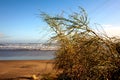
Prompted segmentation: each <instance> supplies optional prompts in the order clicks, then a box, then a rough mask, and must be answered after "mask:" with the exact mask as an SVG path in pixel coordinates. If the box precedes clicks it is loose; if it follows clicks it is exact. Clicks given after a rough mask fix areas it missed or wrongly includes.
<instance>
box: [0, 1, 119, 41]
mask: <svg viewBox="0 0 120 80" xmlns="http://www.w3.org/2000/svg"><path fill="white" fill-rule="evenodd" d="M78 6H81V7H83V8H84V9H85V10H86V11H87V13H88V16H89V19H90V22H91V26H93V25H94V23H98V24H101V25H102V26H103V28H104V30H105V31H106V32H107V34H108V35H109V36H119V35H120V0H0V43H2V42H13V43H15V42H18V43H22V42H25V43H26V42H43V41H45V40H47V39H48V37H49V36H50V31H49V29H48V26H47V25H46V24H45V22H43V21H42V20H41V18H40V16H39V14H40V11H43V12H46V13H48V14H52V15H54V14H58V13H60V12H62V11H65V12H68V13H69V12H71V11H78Z"/></svg>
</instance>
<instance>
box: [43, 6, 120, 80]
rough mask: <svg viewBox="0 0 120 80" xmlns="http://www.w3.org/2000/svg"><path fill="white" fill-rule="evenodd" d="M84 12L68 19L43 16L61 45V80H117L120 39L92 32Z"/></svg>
mask: <svg viewBox="0 0 120 80" xmlns="http://www.w3.org/2000/svg"><path fill="white" fill-rule="evenodd" d="M80 10H81V11H80V13H77V12H74V13H73V14H70V15H68V16H67V17H65V16H61V15H57V16H50V15H48V14H46V13H42V14H41V15H42V18H43V19H44V20H45V22H46V23H48V25H49V26H50V27H51V29H52V30H53V32H55V34H56V35H55V36H53V37H52V38H51V39H52V40H54V41H56V42H57V44H59V46H60V47H59V49H58V50H57V51H56V55H55V67H54V68H55V69H58V70H62V73H60V74H59V75H58V80H111V79H112V78H114V79H115V77H114V76H115V73H116V72H117V71H119V72H120V45H119V40H118V41H117V42H115V41H116V38H110V37H108V36H103V35H100V34H98V33H96V32H95V31H94V30H92V29H91V28H90V27H89V21H88V17H87V14H86V12H85V10H84V9H83V8H81V9H80ZM119 72H118V73H119ZM113 74H114V75H113ZM119 76H120V73H119V75H118V77H119ZM118 77H117V78H116V80H117V79H118Z"/></svg>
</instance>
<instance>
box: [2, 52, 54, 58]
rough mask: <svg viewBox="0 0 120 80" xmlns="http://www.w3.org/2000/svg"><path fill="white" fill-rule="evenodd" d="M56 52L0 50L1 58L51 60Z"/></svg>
mask: <svg viewBox="0 0 120 80" xmlns="http://www.w3.org/2000/svg"><path fill="white" fill-rule="evenodd" d="M54 54H55V51H52V50H40V51H35V50H33V51H31V50H0V60H51V59H54Z"/></svg>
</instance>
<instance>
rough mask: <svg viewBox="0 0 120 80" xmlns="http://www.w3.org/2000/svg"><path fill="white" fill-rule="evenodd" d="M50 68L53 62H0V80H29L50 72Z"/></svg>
mask: <svg viewBox="0 0 120 80" xmlns="http://www.w3.org/2000/svg"><path fill="white" fill-rule="evenodd" d="M52 68H53V60H1V61H0V80H24V78H26V79H25V80H29V78H30V77H31V76H32V75H37V76H40V75H41V74H43V73H47V72H51V71H52V70H53V69H52ZM18 78H23V79H18ZM27 78H28V79H27Z"/></svg>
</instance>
